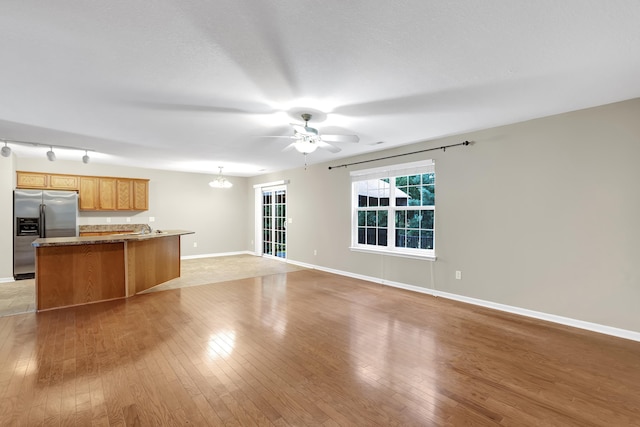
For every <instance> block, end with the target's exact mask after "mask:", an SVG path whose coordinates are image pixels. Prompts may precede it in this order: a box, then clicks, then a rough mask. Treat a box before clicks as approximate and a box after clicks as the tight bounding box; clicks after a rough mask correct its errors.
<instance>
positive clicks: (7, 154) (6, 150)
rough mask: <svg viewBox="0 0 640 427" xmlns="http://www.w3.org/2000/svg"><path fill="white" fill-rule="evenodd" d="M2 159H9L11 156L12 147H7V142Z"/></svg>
mask: <svg viewBox="0 0 640 427" xmlns="http://www.w3.org/2000/svg"><path fill="white" fill-rule="evenodd" d="M0 151H1V152H2V157H9V156H10V155H11V147H9V146H8V145H7V141H5V142H4V147H2V150H0Z"/></svg>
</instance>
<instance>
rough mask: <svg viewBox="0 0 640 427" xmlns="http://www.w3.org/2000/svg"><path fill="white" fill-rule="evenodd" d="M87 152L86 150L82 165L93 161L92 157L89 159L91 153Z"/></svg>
mask: <svg viewBox="0 0 640 427" xmlns="http://www.w3.org/2000/svg"><path fill="white" fill-rule="evenodd" d="M87 151H88V150H84V156H82V163H84V164H85V165H86V164H87V163H89V160H91V157H89V153H88V152H87Z"/></svg>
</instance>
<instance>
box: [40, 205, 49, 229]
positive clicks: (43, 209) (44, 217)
mask: <svg viewBox="0 0 640 427" xmlns="http://www.w3.org/2000/svg"><path fill="white" fill-rule="evenodd" d="M46 208H47V205H45V204H41V205H40V237H47V235H46V232H45V230H46V227H47V215H46V213H47V212H46Z"/></svg>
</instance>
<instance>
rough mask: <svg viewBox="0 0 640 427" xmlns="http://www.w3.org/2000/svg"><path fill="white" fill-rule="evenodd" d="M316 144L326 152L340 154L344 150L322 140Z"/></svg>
mask: <svg viewBox="0 0 640 427" xmlns="http://www.w3.org/2000/svg"><path fill="white" fill-rule="evenodd" d="M316 144H318V147H320V148H324V149H325V150H327V151H331V152H332V153H339V152H340V151H342V149H341V148H340V147H336V146H335V145H331V144H329V143H328V142H326V141H323V140H321V139H319V140H318V141H316Z"/></svg>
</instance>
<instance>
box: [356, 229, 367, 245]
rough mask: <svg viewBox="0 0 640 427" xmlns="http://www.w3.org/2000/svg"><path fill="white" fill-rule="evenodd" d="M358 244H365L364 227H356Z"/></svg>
mask: <svg viewBox="0 0 640 427" xmlns="http://www.w3.org/2000/svg"><path fill="white" fill-rule="evenodd" d="M358 243H359V244H361V245H364V244H365V243H367V242H366V240H365V228H364V227H358Z"/></svg>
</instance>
